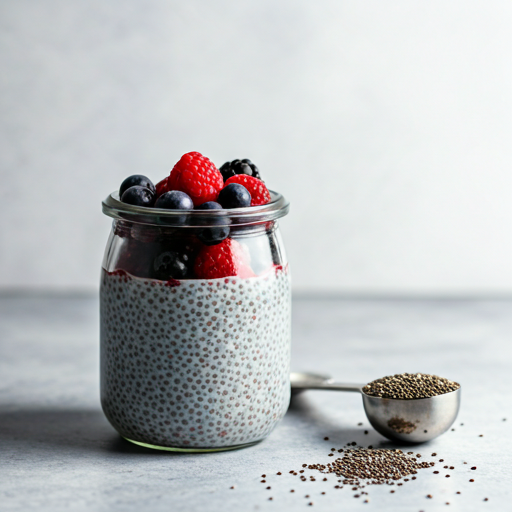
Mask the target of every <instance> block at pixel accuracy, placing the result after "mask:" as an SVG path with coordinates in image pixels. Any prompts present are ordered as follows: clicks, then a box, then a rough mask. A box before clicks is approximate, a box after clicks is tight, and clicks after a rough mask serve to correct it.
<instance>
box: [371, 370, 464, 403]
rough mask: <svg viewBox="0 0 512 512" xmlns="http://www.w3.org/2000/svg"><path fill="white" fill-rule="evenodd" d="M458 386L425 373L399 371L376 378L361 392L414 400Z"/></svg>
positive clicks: (458, 385) (453, 389) (445, 391)
mask: <svg viewBox="0 0 512 512" xmlns="http://www.w3.org/2000/svg"><path fill="white" fill-rule="evenodd" d="M459 388H460V384H458V383H457V382H454V381H452V380H448V379H445V378H444V377H438V376H437V375H428V374H426V373H399V374H396V375H390V376H388V377H382V378H381V379H376V380H374V381H372V382H370V383H369V384H366V386H364V388H363V393H365V394H366V395H369V396H376V397H380V398H394V399H398V400H414V399H416V398H430V397H433V396H438V395H444V394H445V393H450V392H451V391H456V390H457V389H459Z"/></svg>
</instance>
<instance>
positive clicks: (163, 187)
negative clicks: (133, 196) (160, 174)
mask: <svg viewBox="0 0 512 512" xmlns="http://www.w3.org/2000/svg"><path fill="white" fill-rule="evenodd" d="M168 179H169V176H166V177H165V178H164V179H163V180H162V181H159V182H158V183H157V184H156V185H155V189H156V197H160V196H161V195H162V194H163V193H164V192H168V189H167V180H168Z"/></svg>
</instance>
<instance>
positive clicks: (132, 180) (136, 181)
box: [119, 174, 155, 197]
mask: <svg viewBox="0 0 512 512" xmlns="http://www.w3.org/2000/svg"><path fill="white" fill-rule="evenodd" d="M135 186H138V187H146V188H149V190H151V192H153V194H154V193H155V185H153V182H152V181H151V180H150V179H149V178H147V177H146V176H143V175H142V174H134V175H132V176H128V178H126V179H125V180H124V181H123V183H121V186H120V187H119V197H122V196H123V194H124V193H125V192H126V191H127V190H128V189H129V188H131V187H135Z"/></svg>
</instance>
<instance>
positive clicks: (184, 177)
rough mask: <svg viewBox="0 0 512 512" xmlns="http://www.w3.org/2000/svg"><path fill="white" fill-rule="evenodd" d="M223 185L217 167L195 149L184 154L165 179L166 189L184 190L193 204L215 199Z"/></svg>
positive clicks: (196, 204)
mask: <svg viewBox="0 0 512 512" xmlns="http://www.w3.org/2000/svg"><path fill="white" fill-rule="evenodd" d="M223 186H224V180H223V179H222V174H221V173H220V172H219V170H218V169H217V167H215V165H214V164H213V162H211V161H210V160H209V159H208V158H206V157H205V156H203V155H201V153H198V152H196V151H193V152H191V153H186V154H184V155H183V156H182V157H181V159H180V161H179V162H178V163H177V164H176V165H175V166H174V168H173V170H172V171H171V174H170V175H169V179H168V180H167V189H168V190H181V191H182V192H185V193H186V194H188V195H189V196H190V197H191V198H192V201H193V202H194V205H195V206H198V205H200V204H203V203H206V202H207V201H215V200H216V199H217V196H218V195H219V192H220V190H221V189H222V187H223Z"/></svg>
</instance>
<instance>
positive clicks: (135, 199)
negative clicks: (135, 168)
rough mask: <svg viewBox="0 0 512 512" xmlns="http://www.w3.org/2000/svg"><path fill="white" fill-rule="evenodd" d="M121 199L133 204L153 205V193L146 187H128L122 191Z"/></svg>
mask: <svg viewBox="0 0 512 512" xmlns="http://www.w3.org/2000/svg"><path fill="white" fill-rule="evenodd" d="M121 201H122V202H123V203H126V204H133V205H134V206H147V207H150V206H153V204H154V203H155V193H154V192H152V191H151V190H150V189H149V188H146V187H139V186H135V187H130V188H129V189H127V190H125V191H124V192H123V195H122V196H121Z"/></svg>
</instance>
